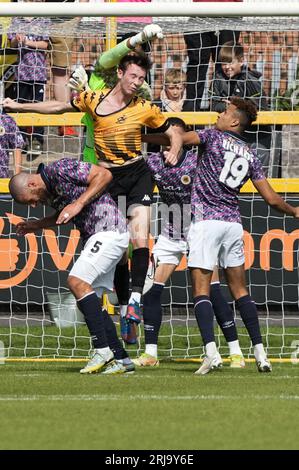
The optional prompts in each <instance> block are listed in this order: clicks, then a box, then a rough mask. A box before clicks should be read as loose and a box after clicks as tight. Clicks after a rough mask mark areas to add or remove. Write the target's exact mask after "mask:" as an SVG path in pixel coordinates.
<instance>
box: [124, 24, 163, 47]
mask: <svg viewBox="0 0 299 470" xmlns="http://www.w3.org/2000/svg"><path fill="white" fill-rule="evenodd" d="M155 38H158V39H162V38H163V32H162V29H161V28H160V26H159V25H157V24H148V25H146V26H145V27H144V28H143V31H141V33H138V34H135V36H132V37H131V38H129V43H130V46H131V47H133V48H134V47H136V46H137V45H138V44H143V43H144V42H147V41H151V40H152V39H155Z"/></svg>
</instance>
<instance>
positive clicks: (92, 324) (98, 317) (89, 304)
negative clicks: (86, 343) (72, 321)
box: [77, 292, 108, 349]
mask: <svg viewBox="0 0 299 470" xmlns="http://www.w3.org/2000/svg"><path fill="white" fill-rule="evenodd" d="M77 305H78V307H79V309H80V310H81V312H82V313H83V315H84V318H85V322H86V325H87V328H88V330H89V334H90V336H91V340H92V344H93V346H94V348H96V349H100V348H107V347H108V341H107V337H106V334H105V326H104V318H103V314H102V307H101V305H100V299H99V298H98V296H97V295H96V293H95V292H91V293H90V294H88V295H86V296H85V297H83V299H81V300H77Z"/></svg>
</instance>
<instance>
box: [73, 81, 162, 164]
mask: <svg viewBox="0 0 299 470" xmlns="http://www.w3.org/2000/svg"><path fill="white" fill-rule="evenodd" d="M110 91H111V90H107V89H106V90H99V91H84V92H82V93H80V95H79V96H77V97H76V98H75V99H73V101H72V105H73V106H74V108H76V109H77V110H79V111H82V112H88V113H89V114H90V115H91V117H92V119H93V122H94V145H95V151H96V153H97V158H98V159H99V160H100V161H103V162H104V161H105V162H108V163H110V164H114V165H123V164H124V163H125V162H127V161H128V160H131V159H133V158H136V157H139V156H140V155H141V128H142V127H143V126H148V127H151V128H153V129H159V131H160V132H164V131H165V130H166V129H167V128H168V127H169V125H168V122H167V118H166V117H165V116H163V114H162V112H161V110H160V108H158V107H157V106H156V105H154V104H152V103H151V102H150V101H146V100H144V99H142V98H139V97H134V98H133V99H132V100H131V101H130V103H129V104H128V105H127V106H125V107H124V108H122V109H121V110H120V111H116V112H114V113H111V114H107V115H101V114H99V112H98V106H99V104H100V103H101V101H102V100H103V99H104V98H105V97H106V96H107V95H108V94H109V93H110Z"/></svg>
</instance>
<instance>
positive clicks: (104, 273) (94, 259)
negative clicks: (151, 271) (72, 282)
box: [69, 231, 129, 297]
mask: <svg viewBox="0 0 299 470" xmlns="http://www.w3.org/2000/svg"><path fill="white" fill-rule="evenodd" d="M128 245H129V232H126V233H119V232H112V231H109V232H98V233H95V234H94V235H92V236H91V237H90V238H89V239H88V240H87V242H86V245H85V246H84V249H83V250H82V252H81V254H80V256H79V258H78V259H77V261H76V262H75V264H74V266H73V267H72V269H71V271H70V273H69V275H70V276H75V277H77V278H79V279H81V280H82V281H85V282H87V283H88V284H90V285H91V286H92V287H93V288H94V290H95V292H96V293H97V295H98V296H99V297H100V296H101V295H102V293H103V291H105V290H109V291H112V290H113V279H114V271H115V267H116V265H117V263H118V262H119V261H120V259H121V257H122V256H123V254H124V252H125V251H126V249H127V248H128Z"/></svg>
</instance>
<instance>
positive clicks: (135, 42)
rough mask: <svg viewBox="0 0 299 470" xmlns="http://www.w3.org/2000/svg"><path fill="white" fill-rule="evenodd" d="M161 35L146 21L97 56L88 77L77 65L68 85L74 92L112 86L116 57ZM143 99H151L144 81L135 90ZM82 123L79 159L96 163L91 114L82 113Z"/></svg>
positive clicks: (120, 56)
mask: <svg viewBox="0 0 299 470" xmlns="http://www.w3.org/2000/svg"><path fill="white" fill-rule="evenodd" d="M155 38H159V39H161V38H163V33H162V29H161V28H160V26H158V25H157V24H149V25H147V26H145V27H144V28H143V31H142V32H140V33H138V34H135V35H134V36H132V37H130V38H129V39H125V40H123V41H122V42H120V43H119V44H118V45H117V46H115V47H113V48H112V49H110V50H109V51H107V52H104V53H103V54H101V56H100V57H99V58H98V60H97V62H96V65H95V70H94V72H92V74H91V75H90V77H88V75H87V73H86V71H85V69H84V67H82V66H81V65H80V66H79V67H78V68H77V69H76V70H75V71H74V72H73V73H72V75H71V77H70V79H69V83H68V86H69V87H70V88H71V89H72V90H75V91H77V92H82V91H83V90H92V91H96V90H102V89H104V88H113V87H114V86H115V85H116V82H117V73H116V71H117V66H118V64H119V62H120V60H121V59H122V58H123V57H124V56H125V55H127V54H128V53H129V52H131V51H133V50H135V49H136V50H137V48H140V47H141V46H142V44H144V43H146V42H148V41H150V40H152V39H155ZM138 95H139V96H142V97H143V98H144V99H146V100H151V90H150V87H149V85H148V84H147V83H144V84H143V85H142V87H141V88H140V90H139V92H138ZM81 122H82V124H84V125H85V127H86V139H85V145H84V149H83V160H84V161H86V162H90V163H94V164H97V163H98V159H97V157H96V153H95V150H94V124H93V120H92V117H91V116H90V115H89V114H88V113H85V115H84V116H83V118H82V121H81Z"/></svg>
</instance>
